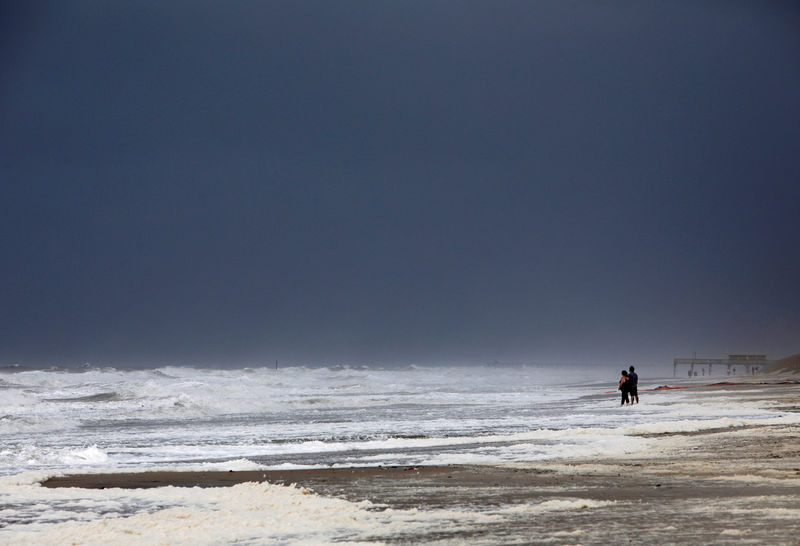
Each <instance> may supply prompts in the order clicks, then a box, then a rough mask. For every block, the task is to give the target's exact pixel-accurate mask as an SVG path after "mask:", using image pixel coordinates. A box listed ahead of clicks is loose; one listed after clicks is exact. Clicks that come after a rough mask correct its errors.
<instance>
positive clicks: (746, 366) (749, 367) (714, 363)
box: [672, 353, 771, 377]
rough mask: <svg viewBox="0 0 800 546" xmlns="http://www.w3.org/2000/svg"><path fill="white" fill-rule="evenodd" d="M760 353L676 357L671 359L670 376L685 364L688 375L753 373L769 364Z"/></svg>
mask: <svg viewBox="0 0 800 546" xmlns="http://www.w3.org/2000/svg"><path fill="white" fill-rule="evenodd" d="M770 363H771V361H769V360H767V355H766V354H762V353H729V354H728V358H697V357H696V356H692V358H676V359H674V360H673V368H672V377H676V376H677V375H678V367H679V366H681V367H683V366H686V367H687V368H688V369H687V374H688V376H689V377H698V376H704V375H712V374H713V373H714V371H715V370H716V373H717V375H721V374H723V373H724V374H725V375H754V374H756V373H758V372H760V371H762V370H763V369H764V366H766V365H767V364H770Z"/></svg>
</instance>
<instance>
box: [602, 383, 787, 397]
mask: <svg viewBox="0 0 800 546" xmlns="http://www.w3.org/2000/svg"><path fill="white" fill-rule="evenodd" d="M778 384H779V385H780V384H784V383H778ZM730 385H770V383H766V382H764V381H754V382H752V383H746V382H734V381H722V382H720V383H708V384H706V385H675V386H674V387H670V386H669V385H661V386H659V387H653V388H651V389H639V390H641V391H644V392H647V391H671V390H676V389H702V388H703V387H726V386H730ZM618 391H619V389H617V390H616V391H604V392H603V394H614V393H615V392H618Z"/></svg>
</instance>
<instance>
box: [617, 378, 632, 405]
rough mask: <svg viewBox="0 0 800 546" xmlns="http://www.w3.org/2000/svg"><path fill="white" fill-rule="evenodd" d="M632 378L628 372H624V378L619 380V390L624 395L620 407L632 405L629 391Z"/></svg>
mask: <svg viewBox="0 0 800 546" xmlns="http://www.w3.org/2000/svg"><path fill="white" fill-rule="evenodd" d="M630 381H631V380H630V378H629V377H628V372H626V371H625V370H622V377H620V378H619V390H620V392H621V393H622V401H621V402H620V404H619V405H620V406H626V405H630V402H629V401H628V390H629V388H630V387H629V385H630Z"/></svg>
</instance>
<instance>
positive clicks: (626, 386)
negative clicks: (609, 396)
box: [619, 366, 639, 406]
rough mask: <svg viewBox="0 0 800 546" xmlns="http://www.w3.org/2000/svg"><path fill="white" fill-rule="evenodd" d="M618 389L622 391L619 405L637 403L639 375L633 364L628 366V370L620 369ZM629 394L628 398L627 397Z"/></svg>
mask: <svg viewBox="0 0 800 546" xmlns="http://www.w3.org/2000/svg"><path fill="white" fill-rule="evenodd" d="M619 391H620V392H621V393H622V401H621V402H620V406H625V405H630V404H638V403H639V375H638V374H637V373H636V372H635V371H634V367H633V366H631V367H630V368H628V371H625V370H622V377H620V379H619ZM629 395H630V400H629V399H628V396H629ZM634 400H635V402H634Z"/></svg>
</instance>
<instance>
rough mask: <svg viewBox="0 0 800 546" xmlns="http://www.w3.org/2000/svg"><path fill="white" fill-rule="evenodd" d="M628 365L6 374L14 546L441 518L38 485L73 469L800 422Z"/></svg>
mask: <svg viewBox="0 0 800 546" xmlns="http://www.w3.org/2000/svg"><path fill="white" fill-rule="evenodd" d="M618 373H619V371H618V370H616V369H610V368H603V369H599V368H579V367H572V366H560V367H548V366H500V365H498V366H474V367H469V366H464V367H452V366H450V367H447V366H441V367H438V366H430V367H422V366H412V367H406V368H371V367H347V366H334V367H285V368H280V369H274V368H270V367H263V368H242V369H205V368H193V367H183V366H171V367H163V368H158V369H149V370H117V369H113V368H85V369H81V370H79V371H74V370H65V369H53V370H25V371H17V370H13V369H12V370H7V371H6V372H4V373H0V394H2V396H0V435H1V436H0V437H2V440H1V443H0V476H2V477H0V543H3V544H10V543H20V542H23V543H24V542H25V541H29V542H30V543H57V542H62V541H65V540H73V541H78V542H81V541H82V540H87V541H88V542H91V540H90V539H89V538H88V537H92V536H94V535H92V533H97V532H98V528H101V529H110V528H112V527H113V526H114V525H123V524H126V522H127V524H130V523H131V522H133V521H136V522H137V528H141V529H153V530H154V531H153V533H156V534H155V535H143V536H141V537H139V539H141V540H140V541H142V542H144V543H147V542H148V540H150V541H152V542H158V540H159V539H158V537H159V536H161V535H159V534H158V533H159V532H161V531H155V530H157V529H159V528H163V527H164V525H165V522H166V521H169V522H172V523H170V525H169V526H170V527H173V526H174V522H175V521H180V518H184V519H185V521H186V522H187V526H186V527H185V529H184V530H183V532H185V535H181V534H178V535H175V536H176V537H178V538H175V537H173V538H174V539H175V540H174V541H175V542H180V541H181V540H183V539H185V540H187V541H188V542H190V543H208V544H214V543H230V542H240V543H253V544H258V543H309V544H314V543H326V542H347V541H351V540H352V541H357V542H359V543H363V542H364V541H365V538H364V537H365V536H369V537H373V538H374V537H375V536H376V535H375V533H378V535H380V532H391V528H392V526H391V524H392V522H395V523H396V522H398V521H404V522H405V523H406V524H409V525H410V524H413V521H411V520H414V518H415V517H416V518H417V519H420V520H425V519H427V518H434V519H435V518H436V517H438V516H437V515H436V514H425V515H419V514H418V515H416V516H413V517H412V516H411V515H409V514H400V513H399V512H397V511H395V512H392V511H386V510H383V511H381V510H376V509H375V507H374V506H369V505H368V504H369V503H361V504H359V503H351V502H348V501H345V500H342V499H334V498H325V497H321V496H318V495H314V494H309V492H307V491H304V490H301V489H298V488H292V487H284V486H278V485H270V484H242V485H238V486H235V487H229V488H208V489H197V488H194V489H191V488H175V487H164V488H154V489H147V490H121V489H109V490H97V491H89V490H79V489H58V490H54V489H44V488H42V487H40V486H39V485H38V481H40V480H42V479H44V478H46V477H49V476H58V475H62V474H65V473H76V472H78V473H89V472H101V471H102V472H109V471H111V472H119V471H126V472H129V471H146V470H182V469H186V470H189V469H191V470H197V469H207V470H260V469H264V470H267V469H291V468H326V467H349V466H377V465H383V466H393V465H448V464H492V465H495V464H507V463H520V462H535V461H541V460H546V459H553V458H564V457H615V456H621V455H625V454H630V453H636V452H637V451H644V450H647V449H648V446H649V443H650V442H651V441H652V439H651V438H650V437H649V436H648V434H653V433H661V432H685V431H695V430H703V429H713V428H719V427H729V426H745V425H748V424H764V423H772V422H774V423H782V422H784V421H786V420H787V419H788V420H793V419H794V420H795V421H792V422H796V420H797V417H796V415H784V414H781V413H779V412H776V411H775V410H774V409H771V408H770V407H769V405H768V404H766V405H765V404H764V403H755V402H753V403H750V402H747V401H746V400H742V399H741V397H735V396H730V397H727V396H726V393H725V391H721V392H718V393H716V394H714V395H713V396H708V397H703V398H701V399H698V397H697V395H696V393H692V392H690V390H688V389H687V390H669V391H650V390H649V389H652V388H653V387H657V386H660V385H664V384H667V383H671V384H674V383H675V380H674V379H672V378H664V377H660V378H658V377H656V378H649V377H648V375H647V370H645V369H643V370H641V374H640V376H641V379H640V392H641V404H639V405H638V406H635V407H620V405H619V396H618V394H617V393H616V391H615V387H616V382H617V377H618ZM703 379H704V380H705V382H709V380H710V378H703ZM682 382H683V383H687V381H686V380H683V381H682ZM287 506H288V507H290V508H286V507H287ZM474 516H475V517H476V518H479V517H485V516H487V515H486V514H474ZM176 518H178V520H176ZM190 521H192V522H195V523H194V524H192V525H189V524H188V522H190ZM197 521H199V522H201V523H202V524H201V523H196V522H197ZM178 529H179V530H178V531H175V532H178V533H180V532H181V531H180V526H178ZM379 529H380V530H381V531H380V532H378V530H379ZM200 530H202V534H201V535H198V534H197V533H198V532H200ZM365 533H366V534H365ZM200 536H202V537H203V538H202V539H200V538H198V537H200ZM81 537H83V538H81ZM148 537H149V538H148ZM180 537H183V539H181V538H180ZM190 537H193V538H190ZM167 541H168V542H173V540H167ZM124 542H125V541H124V540H123V541H121V543H124ZM379 542H380V540H377V543H379Z"/></svg>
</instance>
